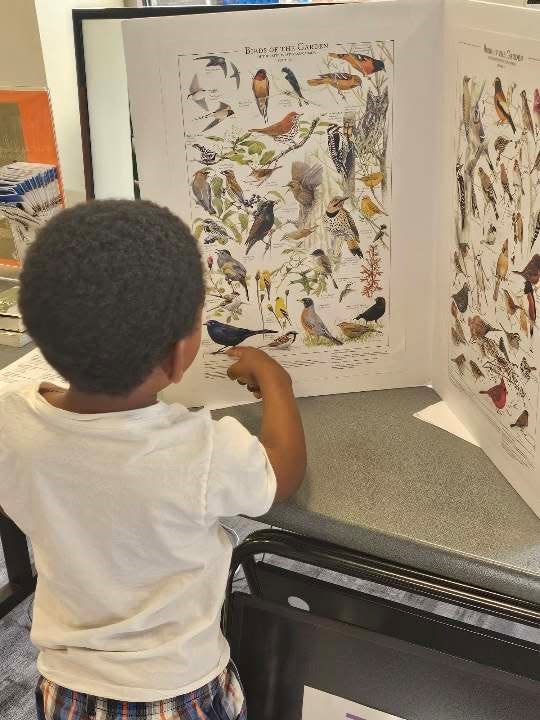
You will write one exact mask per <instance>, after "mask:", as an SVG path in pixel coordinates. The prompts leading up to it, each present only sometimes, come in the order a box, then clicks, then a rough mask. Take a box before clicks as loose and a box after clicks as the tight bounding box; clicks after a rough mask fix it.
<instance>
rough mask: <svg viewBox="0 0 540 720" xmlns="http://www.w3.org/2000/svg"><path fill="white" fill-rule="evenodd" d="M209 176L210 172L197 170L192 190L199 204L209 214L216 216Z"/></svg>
mask: <svg viewBox="0 0 540 720" xmlns="http://www.w3.org/2000/svg"><path fill="white" fill-rule="evenodd" d="M209 174H210V170H197V172H196V173H195V175H194V176H193V181H192V183H191V189H192V190H193V194H194V195H195V199H196V200H197V203H198V204H199V205H200V206H201V207H202V208H203V209H204V210H206V212H207V213H209V214H210V215H215V214H216V211H215V209H214V206H213V205H212V189H211V188H210V183H209V182H208V175H209Z"/></svg>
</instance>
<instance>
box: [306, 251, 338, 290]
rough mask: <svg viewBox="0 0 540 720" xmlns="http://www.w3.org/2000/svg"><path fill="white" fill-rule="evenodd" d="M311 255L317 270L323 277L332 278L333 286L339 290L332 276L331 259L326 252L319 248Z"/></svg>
mask: <svg viewBox="0 0 540 720" xmlns="http://www.w3.org/2000/svg"><path fill="white" fill-rule="evenodd" d="M311 254H312V256H313V259H314V266H315V270H316V271H317V272H318V273H320V274H321V275H322V276H323V277H325V278H330V280H331V281H332V284H333V286H334V287H335V289H336V290H337V289H338V286H337V283H336V281H335V280H334V276H333V275H332V263H331V262H330V258H329V257H328V255H327V254H326V253H325V252H324V250H321V249H320V248H317V250H314V251H313V252H312V253H311Z"/></svg>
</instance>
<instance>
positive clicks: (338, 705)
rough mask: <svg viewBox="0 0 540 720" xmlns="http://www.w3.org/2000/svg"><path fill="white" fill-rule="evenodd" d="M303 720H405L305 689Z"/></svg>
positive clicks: (311, 689)
mask: <svg viewBox="0 0 540 720" xmlns="http://www.w3.org/2000/svg"><path fill="white" fill-rule="evenodd" d="M302 720H405V719H404V718H402V717H398V716H397V715H389V714H388V713H385V712H382V711H381V710H376V709H375V708H370V707H367V706H366V705H359V704H358V703H353V702H351V701H350V700H345V698H340V697H338V696H337V695H330V694H329V693H325V692H322V690H316V689H315V688H311V687H308V686H306V687H304V704H303V706H302Z"/></svg>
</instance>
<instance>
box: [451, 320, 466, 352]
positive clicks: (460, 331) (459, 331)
mask: <svg viewBox="0 0 540 720" xmlns="http://www.w3.org/2000/svg"><path fill="white" fill-rule="evenodd" d="M452 330H454V332H455V333H456V335H457V336H458V338H459V341H460V342H462V343H463V344H464V345H466V344H467V340H466V339H465V333H464V332H463V325H462V324H461V321H460V319H459V318H458V317H456V318H455V319H454V327H453V328H452Z"/></svg>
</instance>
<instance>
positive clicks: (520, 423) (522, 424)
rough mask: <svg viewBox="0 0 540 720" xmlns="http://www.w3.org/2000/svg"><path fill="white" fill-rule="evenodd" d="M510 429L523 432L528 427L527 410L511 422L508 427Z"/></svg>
mask: <svg viewBox="0 0 540 720" xmlns="http://www.w3.org/2000/svg"><path fill="white" fill-rule="evenodd" d="M510 427H511V428H519V429H520V430H525V428H527V427H529V412H528V410H524V411H523V412H522V413H521V415H520V416H519V417H518V419H517V420H516V421H515V422H513V423H512V424H511V425H510Z"/></svg>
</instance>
